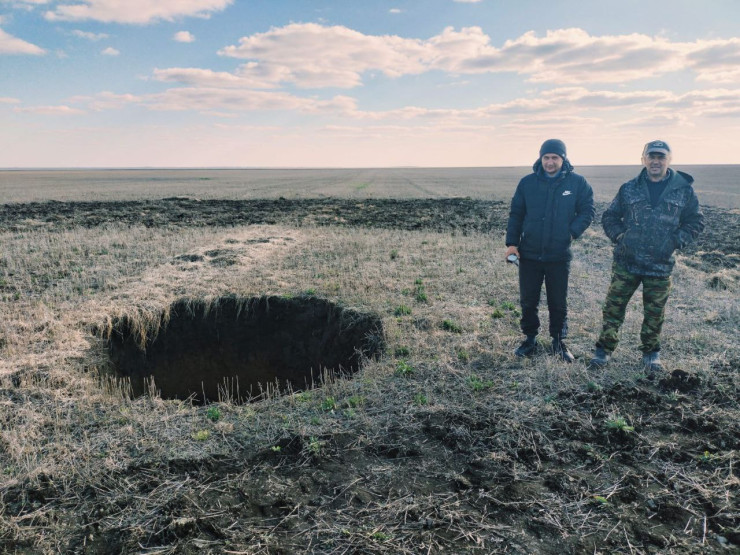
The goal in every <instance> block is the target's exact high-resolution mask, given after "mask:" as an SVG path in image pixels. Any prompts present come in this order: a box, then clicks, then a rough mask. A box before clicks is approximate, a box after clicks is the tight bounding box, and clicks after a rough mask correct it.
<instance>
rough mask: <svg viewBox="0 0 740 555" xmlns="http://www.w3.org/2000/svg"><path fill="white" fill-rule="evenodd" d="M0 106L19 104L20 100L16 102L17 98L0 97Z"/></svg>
mask: <svg viewBox="0 0 740 555" xmlns="http://www.w3.org/2000/svg"><path fill="white" fill-rule="evenodd" d="M0 104H20V100H18V99H17V98H10V97H7V96H0Z"/></svg>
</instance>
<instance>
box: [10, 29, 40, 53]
mask: <svg viewBox="0 0 740 555" xmlns="http://www.w3.org/2000/svg"><path fill="white" fill-rule="evenodd" d="M3 54H30V55H33V56H40V55H42V54H46V50H44V49H43V48H41V47H38V46H36V45H35V44H31V43H30V42H26V41H24V40H22V39H19V38H16V37H14V36H13V35H9V34H8V33H6V32H5V31H3V30H2V29H0V55H3Z"/></svg>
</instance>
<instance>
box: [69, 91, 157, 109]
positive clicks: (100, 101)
mask: <svg viewBox="0 0 740 555" xmlns="http://www.w3.org/2000/svg"><path fill="white" fill-rule="evenodd" d="M69 101H70V102H72V103H73V104H86V105H87V107H88V109H90V110H94V111H96V112H100V111H103V110H118V109H121V108H124V107H126V106H128V105H131V104H138V103H140V102H141V101H142V98H141V97H138V96H135V95H133V94H115V93H112V92H109V91H104V92H101V93H98V94H96V95H95V96H74V97H72V98H70V99H69Z"/></svg>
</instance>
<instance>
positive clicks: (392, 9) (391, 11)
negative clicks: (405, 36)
mask: <svg viewBox="0 0 740 555" xmlns="http://www.w3.org/2000/svg"><path fill="white" fill-rule="evenodd" d="M388 13H392V14H399V13H403V10H401V9H398V8H391V9H390V10H388Z"/></svg>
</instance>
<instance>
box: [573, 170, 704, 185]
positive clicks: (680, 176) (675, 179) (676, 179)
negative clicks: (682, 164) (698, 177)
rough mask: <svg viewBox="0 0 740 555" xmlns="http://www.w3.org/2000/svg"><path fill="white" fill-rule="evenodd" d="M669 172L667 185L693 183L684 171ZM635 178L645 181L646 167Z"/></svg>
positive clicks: (691, 178)
mask: <svg viewBox="0 0 740 555" xmlns="http://www.w3.org/2000/svg"><path fill="white" fill-rule="evenodd" d="M563 166H565V165H563ZM671 174H672V175H671V179H670V181H668V187H681V186H685V185H691V184H693V183H694V178H693V177H692V176H690V175H689V174H687V173H685V172H682V171H678V170H674V169H673V168H671ZM637 179H639V180H645V181H647V179H648V176H647V169H645V168H642V171H641V172H640V175H638V176H637Z"/></svg>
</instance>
